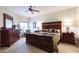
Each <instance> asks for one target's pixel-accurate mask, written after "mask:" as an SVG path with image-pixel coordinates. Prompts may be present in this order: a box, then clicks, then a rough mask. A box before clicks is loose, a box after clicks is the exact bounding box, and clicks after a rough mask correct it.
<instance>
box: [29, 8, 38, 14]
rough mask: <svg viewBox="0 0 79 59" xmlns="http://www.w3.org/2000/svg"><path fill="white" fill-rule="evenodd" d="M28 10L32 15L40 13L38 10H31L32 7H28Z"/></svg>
mask: <svg viewBox="0 0 79 59" xmlns="http://www.w3.org/2000/svg"><path fill="white" fill-rule="evenodd" d="M28 10H29V11H30V12H31V13H32V14H33V13H34V12H40V11H39V10H35V9H33V6H29V8H28Z"/></svg>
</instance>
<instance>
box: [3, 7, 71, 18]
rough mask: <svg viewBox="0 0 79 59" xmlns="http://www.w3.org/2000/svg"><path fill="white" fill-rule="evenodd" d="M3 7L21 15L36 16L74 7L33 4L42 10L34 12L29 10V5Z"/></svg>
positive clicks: (36, 8)
mask: <svg viewBox="0 0 79 59" xmlns="http://www.w3.org/2000/svg"><path fill="white" fill-rule="evenodd" d="M2 8H4V9H6V10H8V11H10V12H13V13H15V14H17V15H20V16H27V17H34V16H39V15H43V14H47V13H51V12H56V11H60V10H64V9H68V8H72V7H71V6H33V9H35V10H40V12H34V14H32V13H31V12H30V11H27V10H28V8H29V6H4V7H2Z"/></svg>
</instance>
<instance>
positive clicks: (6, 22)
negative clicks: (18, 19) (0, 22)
mask: <svg viewBox="0 0 79 59" xmlns="http://www.w3.org/2000/svg"><path fill="white" fill-rule="evenodd" d="M3 17H4V27H5V28H12V27H13V18H12V17H11V16H9V15H7V14H3Z"/></svg>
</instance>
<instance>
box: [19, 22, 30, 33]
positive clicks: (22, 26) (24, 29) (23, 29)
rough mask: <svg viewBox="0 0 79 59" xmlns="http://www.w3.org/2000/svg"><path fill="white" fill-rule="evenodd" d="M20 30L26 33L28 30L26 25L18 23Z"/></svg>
mask: <svg viewBox="0 0 79 59" xmlns="http://www.w3.org/2000/svg"><path fill="white" fill-rule="evenodd" d="M20 28H21V30H22V31H23V32H26V30H28V23H20Z"/></svg>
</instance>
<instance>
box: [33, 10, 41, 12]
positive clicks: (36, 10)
mask: <svg viewBox="0 0 79 59" xmlns="http://www.w3.org/2000/svg"><path fill="white" fill-rule="evenodd" d="M32 11H35V12H40V11H39V10H33V9H32Z"/></svg>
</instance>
